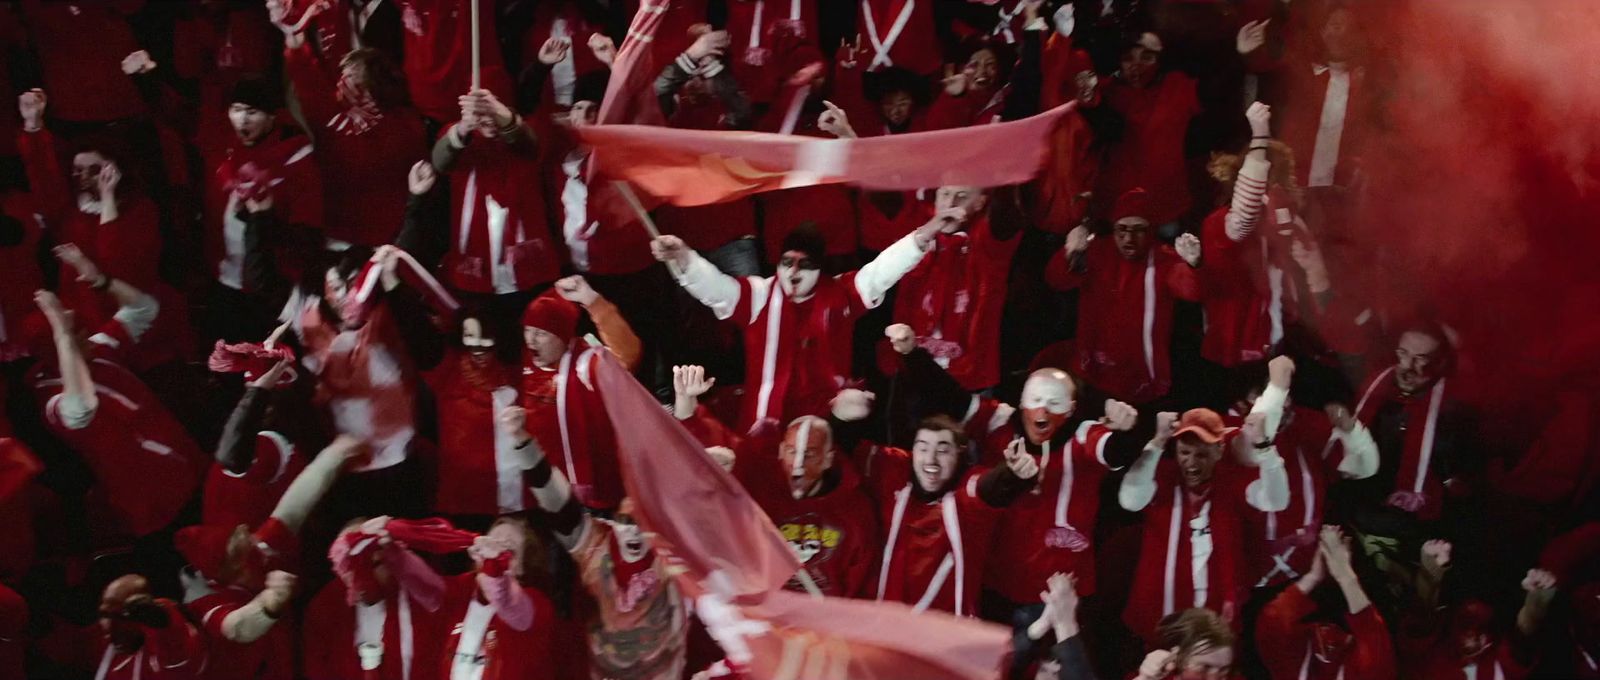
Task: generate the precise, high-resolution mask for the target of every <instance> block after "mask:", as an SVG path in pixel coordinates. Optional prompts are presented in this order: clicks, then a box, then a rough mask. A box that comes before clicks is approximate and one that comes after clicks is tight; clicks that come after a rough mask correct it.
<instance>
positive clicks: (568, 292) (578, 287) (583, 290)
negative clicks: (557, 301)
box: [556, 276, 600, 307]
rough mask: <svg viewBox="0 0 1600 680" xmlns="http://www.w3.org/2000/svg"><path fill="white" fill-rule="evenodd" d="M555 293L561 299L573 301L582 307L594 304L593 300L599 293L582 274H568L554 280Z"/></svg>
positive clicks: (598, 296)
mask: <svg viewBox="0 0 1600 680" xmlns="http://www.w3.org/2000/svg"><path fill="white" fill-rule="evenodd" d="M556 295H560V296H561V298H562V299H563V300H566V301H568V302H574V303H577V304H579V305H582V306H584V307H588V306H589V305H592V304H594V301H595V300H598V299H600V293H598V292H595V289H594V287H593V286H590V285H589V280H588V279H585V278H583V277H582V276H568V277H566V278H564V279H561V280H559V281H556Z"/></svg>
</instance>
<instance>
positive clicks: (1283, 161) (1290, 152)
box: [1206, 139, 1305, 209]
mask: <svg viewBox="0 0 1600 680" xmlns="http://www.w3.org/2000/svg"><path fill="white" fill-rule="evenodd" d="M1247 153H1249V151H1248V149H1246V150H1241V151H1240V152H1239V153H1222V152H1220V151H1217V152H1212V154H1211V160H1210V162H1208V163H1206V174H1209V175H1211V179H1214V180H1217V182H1219V183H1221V184H1222V193H1221V195H1220V196H1219V200H1220V201H1221V203H1222V204H1224V205H1225V204H1227V203H1228V201H1229V200H1230V199H1231V198H1232V196H1233V181H1234V179H1235V178H1237V177H1238V176H1239V168H1242V167H1244V157H1245V154H1247ZM1267 162H1268V163H1271V164H1272V169H1271V170H1270V171H1268V173H1267V185H1268V186H1276V187H1281V188H1282V189H1283V190H1284V192H1286V193H1288V194H1289V200H1291V201H1293V202H1294V205H1295V208H1296V209H1299V207H1300V201H1301V197H1302V196H1303V195H1304V193H1305V191H1304V189H1302V188H1301V187H1300V183H1299V181H1297V180H1296V179H1295V176H1296V174H1297V173H1296V172H1295V162H1294V149H1291V148H1289V145H1288V144H1284V143H1283V142H1280V141H1278V140H1276V139H1274V140H1272V141H1270V142H1267Z"/></svg>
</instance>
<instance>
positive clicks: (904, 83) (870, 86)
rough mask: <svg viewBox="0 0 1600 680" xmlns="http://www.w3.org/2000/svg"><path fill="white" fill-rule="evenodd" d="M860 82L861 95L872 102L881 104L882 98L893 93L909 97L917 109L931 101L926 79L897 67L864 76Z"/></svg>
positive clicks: (930, 92) (930, 91)
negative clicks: (902, 93) (901, 93)
mask: <svg viewBox="0 0 1600 680" xmlns="http://www.w3.org/2000/svg"><path fill="white" fill-rule="evenodd" d="M861 81H862V82H861V89H862V90H863V93H864V94H866V96H867V99H869V100H871V101H874V102H882V101H883V98H884V97H887V96H889V95H890V94H891V93H894V92H904V93H906V94H908V95H911V101H912V102H914V103H915V104H916V105H917V106H919V107H922V106H927V105H928V103H929V102H930V101H932V88H931V87H929V85H928V79H927V78H924V77H922V76H920V75H917V74H915V73H912V72H911V71H910V70H909V69H905V68H902V67H899V66H890V67H889V68H886V69H883V70H882V71H874V72H872V73H867V74H864V75H862V77H861Z"/></svg>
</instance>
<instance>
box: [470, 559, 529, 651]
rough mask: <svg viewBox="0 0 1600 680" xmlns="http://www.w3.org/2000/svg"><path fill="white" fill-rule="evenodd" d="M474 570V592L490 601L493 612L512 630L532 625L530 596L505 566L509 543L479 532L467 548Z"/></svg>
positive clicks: (520, 629) (506, 565)
mask: <svg viewBox="0 0 1600 680" xmlns="http://www.w3.org/2000/svg"><path fill="white" fill-rule="evenodd" d="M467 555H468V556H470V557H472V562H473V565H474V566H475V567H476V568H477V570H478V573H477V575H476V576H475V577H474V579H475V580H476V581H477V582H478V592H480V593H482V594H483V599H485V600H488V601H489V604H492V605H494V615H495V617H497V618H499V619H500V620H501V621H504V622H505V623H506V625H508V626H510V627H511V629H512V630H517V631H525V630H527V629H528V628H529V627H530V626H532V625H533V600H532V599H531V598H529V597H528V593H527V592H526V591H524V590H523V589H522V585H521V584H519V583H517V578H516V575H515V574H513V573H512V572H511V570H510V569H509V568H508V566H509V565H508V562H509V561H510V557H511V546H510V545H508V544H507V543H505V542H504V541H501V540H498V539H495V538H491V537H489V536H479V537H478V538H477V539H476V540H474V542H473V544H472V547H470V548H468V549H467Z"/></svg>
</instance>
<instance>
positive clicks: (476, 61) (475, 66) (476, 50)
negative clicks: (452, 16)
mask: <svg viewBox="0 0 1600 680" xmlns="http://www.w3.org/2000/svg"><path fill="white" fill-rule="evenodd" d="M467 1H468V2H470V3H472V89H474V90H476V89H478V87H479V85H480V83H481V78H479V74H480V73H481V72H482V71H483V68H482V66H481V63H482V57H481V56H480V52H482V50H483V48H482V42H483V41H482V39H481V38H480V37H479V35H478V33H479V30H480V28H479V26H478V3H479V2H480V1H481V0H467ZM458 35H459V34H458Z"/></svg>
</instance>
